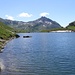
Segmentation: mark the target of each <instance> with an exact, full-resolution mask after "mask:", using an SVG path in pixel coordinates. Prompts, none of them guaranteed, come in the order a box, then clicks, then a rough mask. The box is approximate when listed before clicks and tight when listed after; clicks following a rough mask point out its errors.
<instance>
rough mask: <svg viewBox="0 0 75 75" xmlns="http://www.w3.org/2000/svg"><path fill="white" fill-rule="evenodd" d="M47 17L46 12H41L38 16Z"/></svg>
mask: <svg viewBox="0 0 75 75" xmlns="http://www.w3.org/2000/svg"><path fill="white" fill-rule="evenodd" d="M47 15H49V13H47V12H43V13H41V14H40V16H45V17H46V16H47Z"/></svg>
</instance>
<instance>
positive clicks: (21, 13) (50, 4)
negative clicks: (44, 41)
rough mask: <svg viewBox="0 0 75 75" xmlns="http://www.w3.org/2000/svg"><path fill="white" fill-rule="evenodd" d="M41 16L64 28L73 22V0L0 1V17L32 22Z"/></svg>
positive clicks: (74, 1)
mask: <svg viewBox="0 0 75 75" xmlns="http://www.w3.org/2000/svg"><path fill="white" fill-rule="evenodd" d="M41 16H45V17H47V18H50V19H52V20H53V21H56V22H58V23H59V24H60V25H61V26H63V27H65V26H67V25H68V24H69V23H70V22H73V21H75V0H0V17H1V18H3V19H10V20H17V21H24V22H28V21H33V20H36V19H38V18H40V17H41Z"/></svg>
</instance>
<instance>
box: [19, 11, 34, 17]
mask: <svg viewBox="0 0 75 75" xmlns="http://www.w3.org/2000/svg"><path fill="white" fill-rule="evenodd" d="M32 16H33V15H32V14H29V13H25V12H23V13H20V14H19V15H18V17H32Z"/></svg>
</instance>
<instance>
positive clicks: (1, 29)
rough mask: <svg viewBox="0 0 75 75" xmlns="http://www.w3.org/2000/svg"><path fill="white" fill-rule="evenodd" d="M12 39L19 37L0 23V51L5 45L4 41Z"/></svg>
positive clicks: (11, 29)
mask: <svg viewBox="0 0 75 75" xmlns="http://www.w3.org/2000/svg"><path fill="white" fill-rule="evenodd" d="M13 37H19V36H18V35H17V34H16V33H15V32H14V29H13V28H10V27H9V26H7V25H5V24H4V23H2V22H0V50H1V49H2V48H3V47H4V45H5V44H6V41H8V40H10V39H11V38H13Z"/></svg>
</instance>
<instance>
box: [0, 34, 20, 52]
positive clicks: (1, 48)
mask: <svg viewBox="0 0 75 75" xmlns="http://www.w3.org/2000/svg"><path fill="white" fill-rule="evenodd" d="M18 37H20V36H19V35H18V34H16V35H15V37H11V38H9V39H8V40H4V39H0V43H1V44H0V53H2V52H3V49H4V47H5V45H6V44H7V43H8V42H9V41H11V40H12V39H14V38H18Z"/></svg>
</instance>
